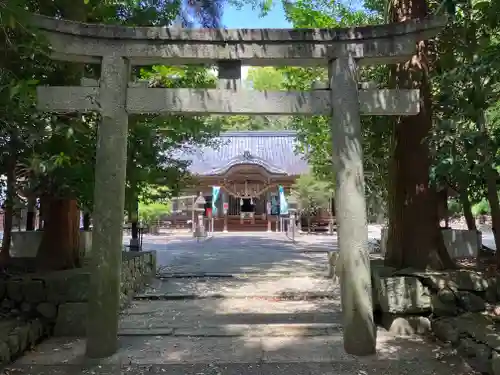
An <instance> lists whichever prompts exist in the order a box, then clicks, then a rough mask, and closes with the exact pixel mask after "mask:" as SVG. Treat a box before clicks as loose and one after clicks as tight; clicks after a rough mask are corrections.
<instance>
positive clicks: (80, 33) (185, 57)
mask: <svg viewBox="0 0 500 375" xmlns="http://www.w3.org/2000/svg"><path fill="white" fill-rule="evenodd" d="M34 22H35V24H36V25H37V26H38V27H39V29H40V30H41V31H43V32H44V34H46V36H47V37H48V40H49V42H50V44H51V45H52V52H53V54H52V58H53V59H57V60H62V61H73V62H80V63H82V62H85V63H91V64H99V65H100V66H101V76H100V80H99V81H94V82H92V81H90V83H89V81H88V80H86V81H84V82H82V86H80V87H38V108H39V109H40V110H42V111H49V112H86V111H99V112H100V113H101V116H102V117H101V118H102V120H101V124H100V126H99V129H98V141H97V156H96V171H95V193H94V199H95V206H94V211H93V219H94V234H93V245H92V246H93V248H92V254H93V266H94V272H95V274H94V275H93V277H92V279H91V280H92V282H91V300H90V302H89V315H88V322H89V323H88V331H87V355H88V356H90V357H105V356H109V355H111V354H113V353H114V352H115V351H116V349H117V331H118V328H117V327H118V308H119V286H120V267H121V247H122V220H123V210H124V191H125V173H126V157H127V154H126V151H127V130H128V115H129V114H132V113H165V114H170V113H184V114H209V113H214V114H249V115H253V114H264V115H297V114H299V115H308V116H311V115H328V116H331V128H332V137H333V150H334V155H333V161H334V166H335V172H336V176H337V181H336V193H335V202H336V217H337V222H338V233H339V247H340V259H341V261H340V265H341V272H340V275H341V277H340V279H341V290H342V310H343V324H344V348H345V350H346V351H347V352H348V353H351V354H356V355H368V354H373V353H374V352H375V343H376V333H375V332H376V331H375V326H374V322H373V313H372V303H371V280H370V266H369V259H368V234H367V222H366V203H365V191H364V176H363V156H362V147H361V142H362V139H361V128H360V115H412V114H416V113H418V112H419V93H418V91H417V90H400V91H395V90H379V89H360V88H359V86H358V81H357V69H358V66H360V65H376V64H392V63H397V62H401V61H407V60H408V59H410V58H411V56H412V55H413V54H414V51H415V45H416V42H417V41H420V40H425V39H428V38H431V37H433V36H434V35H436V34H437V33H438V32H439V30H440V29H441V28H442V27H443V26H444V25H445V22H446V20H444V19H442V18H439V19H438V18H431V19H426V20H411V21H408V22H404V23H399V24H390V25H379V26H369V27H357V28H350V29H301V30H285V29H262V30H250V29H247V30H218V29H181V28H166V27H123V26H111V25H101V24H81V23H76V22H70V21H65V20H58V19H52V18H45V17H41V16H35V17H34ZM152 64H165V65H184V64H207V65H208V64H212V65H214V64H217V65H218V67H219V87H218V88H217V89H182V88H181V89H163V88H147V87H144V86H141V85H140V84H138V83H134V82H129V81H130V79H131V73H130V67H131V66H132V65H152ZM242 64H244V65H251V66H324V67H328V68H329V87H328V88H327V89H326V90H314V91H311V92H257V91H244V90H241V85H240V78H241V65H242Z"/></svg>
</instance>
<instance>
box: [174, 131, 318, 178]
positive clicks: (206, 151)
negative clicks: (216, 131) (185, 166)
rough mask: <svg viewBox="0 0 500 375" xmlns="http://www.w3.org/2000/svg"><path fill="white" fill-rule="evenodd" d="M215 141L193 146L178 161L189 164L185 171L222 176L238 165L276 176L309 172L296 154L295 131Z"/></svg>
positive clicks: (230, 134)
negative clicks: (199, 146) (210, 143)
mask: <svg viewBox="0 0 500 375" xmlns="http://www.w3.org/2000/svg"><path fill="white" fill-rule="evenodd" d="M215 141H216V146H214V147H201V148H194V147H193V148H190V149H188V150H184V151H183V152H182V153H181V155H179V156H178V158H179V159H181V160H186V161H189V162H190V163H191V164H190V166H189V171H190V172H191V173H193V174H196V175H199V176H210V175H220V174H224V173H226V172H227V171H228V170H229V169H230V168H231V167H233V166H235V165H242V164H254V165H260V166H262V167H264V168H265V169H267V171H268V172H269V173H271V174H277V175H290V176H295V175H300V174H304V173H307V172H308V171H309V166H308V164H307V161H306V160H305V158H304V155H303V154H300V153H298V152H297V151H296V146H297V137H296V133H295V131H290V130H279V131H232V132H225V133H222V134H221V135H220V136H219V137H217V139H215Z"/></svg>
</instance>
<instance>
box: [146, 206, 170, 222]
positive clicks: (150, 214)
mask: <svg viewBox="0 0 500 375" xmlns="http://www.w3.org/2000/svg"><path fill="white" fill-rule="evenodd" d="M171 211H172V207H171V205H170V204H166V203H149V204H144V203H139V220H140V222H141V223H142V224H143V225H151V224H154V223H156V222H157V221H158V220H161V218H162V217H163V216H166V215H169V214H170V213H171Z"/></svg>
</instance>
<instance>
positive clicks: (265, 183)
mask: <svg viewBox="0 0 500 375" xmlns="http://www.w3.org/2000/svg"><path fill="white" fill-rule="evenodd" d="M215 141H216V146H215V147H201V148H198V149H190V150H187V151H183V152H182V154H181V155H180V156H178V157H179V159H181V160H187V161H189V162H190V163H191V164H190V166H189V171H190V172H191V173H192V174H193V176H195V181H196V184H195V185H194V187H192V188H189V189H185V190H184V191H183V192H182V194H181V195H182V196H190V195H191V196H193V195H195V196H198V195H200V194H202V195H203V196H204V198H205V200H206V205H205V207H206V208H207V209H208V210H205V212H204V214H205V215H207V213H208V215H210V214H211V212H210V211H211V210H210V208H211V207H212V200H213V191H214V189H213V187H214V186H215V187H216V189H217V187H220V190H219V193H218V196H217V199H216V202H215V208H216V209H215V210H214V211H215V212H213V218H214V231H265V230H268V231H275V230H277V222H278V221H279V214H280V205H279V202H280V199H279V192H278V187H279V186H282V187H283V188H284V191H285V196H288V193H289V192H290V188H291V187H292V186H293V184H294V183H295V180H296V179H297V177H299V176H300V175H302V174H306V173H308V172H309V166H308V164H307V161H306V160H305V158H304V155H303V154H300V153H297V151H296V146H297V139H296V133H295V132H294V131H290V130H279V131H231V132H226V133H222V134H221V135H220V136H219V137H218V138H217V139H216V140H215ZM179 202H180V201H175V200H174V207H173V210H174V212H177V215H176V216H177V219H178V220H179V219H181V220H182V217H183V218H184V219H189V217H190V216H191V214H190V213H189V210H187V209H186V207H187V206H189V204H188V205H184V210H182V209H180V207H179Z"/></svg>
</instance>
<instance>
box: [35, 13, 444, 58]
mask: <svg viewBox="0 0 500 375" xmlns="http://www.w3.org/2000/svg"><path fill="white" fill-rule="evenodd" d="M446 21H447V20H446V18H443V17H431V18H426V19H422V20H409V21H406V22H401V23H393V24H387V25H376V26H363V27H353V28H331V29H235V30H226V29H185V28H169V27H127V26H116V25H104V24H87V23H79V22H73V21H67V20H61V19H55V18H49V17H44V16H39V15H35V16H34V17H33V22H34V24H35V25H36V26H37V27H38V28H39V29H41V30H42V31H44V32H45V33H46V34H47V36H48V39H49V42H50V43H51V45H52V48H53V52H54V54H53V58H55V59H60V60H65V61H80V62H94V63H96V62H98V61H99V60H100V58H101V57H102V56H106V55H110V54H113V55H118V56H123V57H125V58H128V59H129V60H130V61H131V63H132V64H134V65H142V64H144V65H146V64H156V63H168V64H169V65H181V64H195V63H196V64H199V63H214V62H216V61H220V60H240V61H242V63H243V64H245V65H254V66H282V65H288V66H318V65H326V63H327V61H328V60H330V59H332V58H335V57H337V56H340V55H343V54H345V53H349V54H352V55H353V56H354V57H355V58H357V59H358V60H359V61H360V63H362V64H363V63H364V64H370V65H373V64H382V63H393V62H396V61H401V60H405V59H407V58H408V57H409V56H411V55H412V54H413V53H414V50H415V43H416V42H417V41H419V40H425V39H429V38H432V37H433V36H435V35H436V34H437V33H438V32H439V31H440V30H441V29H442V28H443V27H444V26H445V25H446ZM165 60H168V62H166V61H165Z"/></svg>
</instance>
